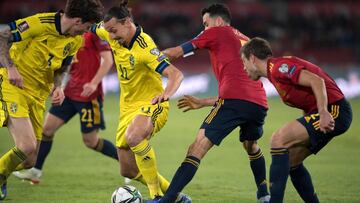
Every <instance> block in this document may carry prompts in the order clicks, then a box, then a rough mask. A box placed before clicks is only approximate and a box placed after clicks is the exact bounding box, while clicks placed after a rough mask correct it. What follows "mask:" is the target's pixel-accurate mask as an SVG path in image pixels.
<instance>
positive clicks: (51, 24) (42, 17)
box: [32, 12, 60, 32]
mask: <svg viewBox="0 0 360 203" xmlns="http://www.w3.org/2000/svg"><path fill="white" fill-rule="evenodd" d="M32 20H34V21H37V22H38V26H41V27H43V28H45V29H44V31H45V32H58V31H57V29H59V28H60V14H59V13H56V12H50V13H37V14H35V15H33V18H32Z"/></svg>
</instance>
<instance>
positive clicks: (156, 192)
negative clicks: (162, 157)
mask: <svg viewBox="0 0 360 203" xmlns="http://www.w3.org/2000/svg"><path fill="white" fill-rule="evenodd" d="M131 150H132V151H133V152H134V154H135V160H136V164H137V166H138V168H139V171H140V173H141V174H142V176H143V178H144V180H145V181H146V183H147V186H148V189H149V192H150V198H155V196H162V195H163V193H162V191H161V188H160V183H159V177H158V173H157V166H156V158H155V152H154V149H153V148H152V147H151V146H150V144H149V141H148V140H146V139H145V140H143V141H141V142H140V143H139V144H138V145H136V146H134V147H131Z"/></svg>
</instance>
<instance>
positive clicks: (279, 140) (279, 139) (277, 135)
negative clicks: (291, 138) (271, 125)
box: [270, 130, 287, 148]
mask: <svg viewBox="0 0 360 203" xmlns="http://www.w3.org/2000/svg"><path fill="white" fill-rule="evenodd" d="M284 137H285V135H284V133H283V132H281V130H277V131H276V132H274V133H273V134H272V136H271V140H270V144H271V147H272V148H286V147H287V146H286V143H285V139H284Z"/></svg>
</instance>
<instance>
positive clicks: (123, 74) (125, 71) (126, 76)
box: [119, 64, 129, 80]
mask: <svg viewBox="0 0 360 203" xmlns="http://www.w3.org/2000/svg"><path fill="white" fill-rule="evenodd" d="M119 70H120V71H121V75H120V76H121V77H122V78H124V79H125V80H129V78H128V72H127V69H126V68H125V67H123V66H121V65H120V64H119Z"/></svg>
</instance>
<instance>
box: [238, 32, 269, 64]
mask: <svg viewBox="0 0 360 203" xmlns="http://www.w3.org/2000/svg"><path fill="white" fill-rule="evenodd" d="M241 54H242V55H244V56H245V57H246V58H247V59H249V57H250V55H251V54H252V55H254V56H256V57H257V58H259V59H261V60H264V59H266V58H268V57H271V56H272V55H273V53H272V50H271V46H270V43H269V42H268V41H266V40H265V39H263V38H260V37H255V38H252V39H251V40H250V41H248V42H247V43H246V44H245V45H244V46H242V47H241Z"/></svg>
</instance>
